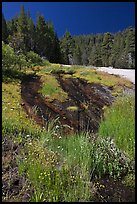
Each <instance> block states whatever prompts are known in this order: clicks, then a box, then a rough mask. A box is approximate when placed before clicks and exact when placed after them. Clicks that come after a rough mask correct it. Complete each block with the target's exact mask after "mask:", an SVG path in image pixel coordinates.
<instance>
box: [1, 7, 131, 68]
mask: <svg viewBox="0 0 137 204" xmlns="http://www.w3.org/2000/svg"><path fill="white" fill-rule="evenodd" d="M2 40H3V42H5V43H8V44H9V45H10V46H11V47H12V48H13V49H14V51H15V53H16V54H26V53H27V52H30V51H32V52H35V53H37V54H38V55H40V56H41V57H42V58H44V59H46V60H48V61H50V62H53V63H62V64H73V65H86V66H87V65H93V66H112V67H115V68H135V28H132V27H129V28H127V29H125V30H123V31H120V32H117V33H113V34H112V33H109V32H107V33H104V34H96V35H93V34H91V35H79V36H71V33H70V32H69V31H66V32H65V34H64V36H63V37H62V38H61V39H58V36H57V33H56V32H55V31H54V26H53V24H52V22H49V21H45V19H44V16H42V15H40V14H38V15H37V21H36V25H35V24H34V23H33V21H32V18H31V16H30V12H29V11H28V12H25V10H24V7H23V6H22V7H21V10H20V14H19V15H16V16H15V17H14V18H13V19H12V20H10V21H6V20H5V18H4V15H3V14H2Z"/></svg>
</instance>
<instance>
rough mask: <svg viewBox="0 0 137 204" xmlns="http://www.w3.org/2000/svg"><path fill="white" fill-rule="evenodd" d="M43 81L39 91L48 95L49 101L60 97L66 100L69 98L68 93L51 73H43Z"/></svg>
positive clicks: (60, 99) (62, 100) (61, 99)
mask: <svg viewBox="0 0 137 204" xmlns="http://www.w3.org/2000/svg"><path fill="white" fill-rule="evenodd" d="M41 81H42V83H43V85H42V87H41V89H40V90H39V92H40V93H41V94H42V95H43V96H46V97H47V99H48V100H49V101H52V100H54V99H58V100H59V101H61V102H64V101H65V100H66V99H67V98H68V94H67V93H66V92H64V91H63V90H62V88H61V87H60V85H59V84H58V81H57V80H56V78H55V76H53V75H49V74H45V75H42V76H41Z"/></svg>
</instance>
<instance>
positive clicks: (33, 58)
mask: <svg viewBox="0 0 137 204" xmlns="http://www.w3.org/2000/svg"><path fill="white" fill-rule="evenodd" d="M26 60H27V61H28V64H29V65H31V66H32V65H33V66H36V65H42V64H43V63H42V58H41V57H40V56H39V55H38V54H36V53H35V52H33V51H30V52H27V54H26Z"/></svg>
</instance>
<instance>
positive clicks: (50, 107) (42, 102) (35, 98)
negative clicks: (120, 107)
mask: <svg viewBox="0 0 137 204" xmlns="http://www.w3.org/2000/svg"><path fill="white" fill-rule="evenodd" d="M55 76H56V79H57V80H58V82H59V84H60V86H61V87H62V89H63V90H64V91H65V92H67V93H68V96H69V97H68V99H67V100H66V101H65V102H60V101H59V100H53V101H52V102H49V101H48V100H47V99H48V98H47V97H43V96H42V95H41V94H40V93H38V90H39V89H40V87H41V85H42V82H41V81H40V77H38V76H34V75H31V76H30V75H29V76H27V77H24V79H23V80H22V84H21V96H22V99H23V101H24V109H25V111H26V112H27V114H28V115H29V116H30V117H31V118H33V119H34V120H35V121H36V122H37V123H38V124H40V125H41V126H44V127H45V126H48V123H49V122H50V121H53V120H54V119H55V118H57V117H59V120H60V123H61V124H62V125H68V126H69V127H70V128H71V129H73V130H74V131H81V130H82V131H85V130H87V131H90V132H96V131H97V129H98V126H99V122H100V119H101V116H102V114H103V109H102V108H103V106H104V105H107V106H108V105H110V104H111V103H112V101H113V100H114V97H113V96H112V95H111V90H109V89H108V88H107V87H105V86H103V85H101V84H89V83H87V81H85V80H82V79H79V78H67V79H64V78H63V77H61V76H60V75H55ZM70 106H76V107H77V111H70V110H68V107H70ZM34 109H37V110H34Z"/></svg>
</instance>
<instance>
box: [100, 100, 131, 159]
mask: <svg viewBox="0 0 137 204" xmlns="http://www.w3.org/2000/svg"><path fill="white" fill-rule="evenodd" d="M99 134H100V135H101V136H102V137H105V138H107V137H108V136H110V137H112V138H113V139H114V141H115V142H116V144H117V146H118V147H119V148H120V149H121V150H123V151H124V152H126V153H127V154H128V155H129V156H130V158H131V159H133V160H134V159H135V97H134V96H123V97H120V98H118V99H117V100H116V101H115V102H114V104H113V105H112V107H111V108H108V109H106V111H105V115H104V120H102V122H101V124H100V128H99Z"/></svg>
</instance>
